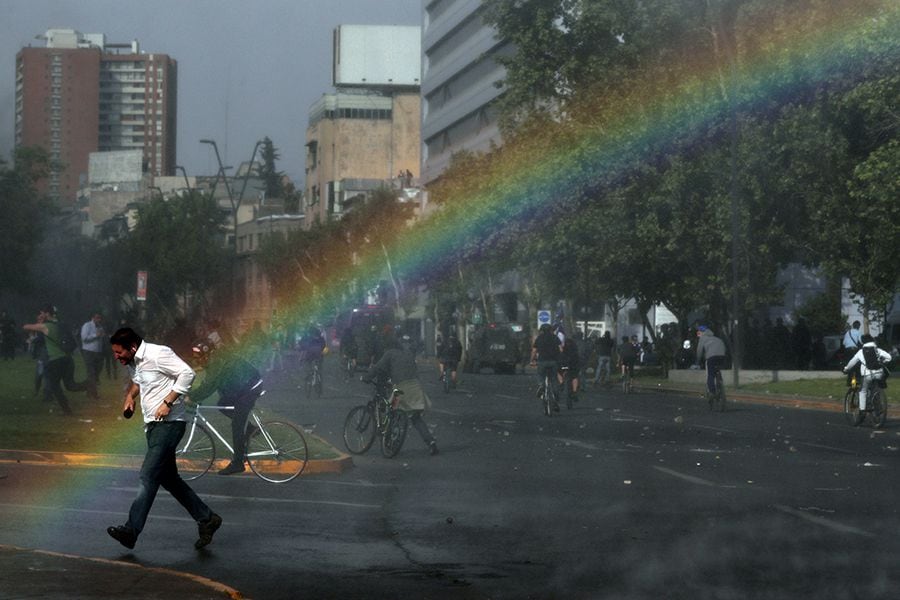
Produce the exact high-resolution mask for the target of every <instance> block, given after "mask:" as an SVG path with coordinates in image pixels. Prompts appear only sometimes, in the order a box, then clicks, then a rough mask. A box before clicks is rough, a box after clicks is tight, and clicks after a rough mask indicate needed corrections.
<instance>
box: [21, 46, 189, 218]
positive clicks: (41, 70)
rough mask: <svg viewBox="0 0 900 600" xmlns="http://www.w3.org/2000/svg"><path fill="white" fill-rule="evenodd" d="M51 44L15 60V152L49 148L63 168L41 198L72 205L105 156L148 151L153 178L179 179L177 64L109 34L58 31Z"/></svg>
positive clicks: (146, 158) (146, 161) (26, 50)
mask: <svg viewBox="0 0 900 600" xmlns="http://www.w3.org/2000/svg"><path fill="white" fill-rule="evenodd" d="M45 39H46V41H47V44H46V47H43V48H31V47H28V48H22V50H21V51H19V53H18V54H17V55H16V124H15V145H16V147H20V146H42V147H44V148H45V149H46V150H47V151H48V152H49V153H50V157H51V159H52V160H53V161H54V162H55V163H56V165H57V166H56V167H55V168H54V169H53V170H52V172H51V174H50V177H49V178H48V179H47V180H46V181H45V182H43V189H42V191H43V192H45V193H46V194H48V195H49V196H50V197H51V198H52V199H53V200H54V201H55V202H56V203H57V204H58V205H59V206H61V207H70V206H73V205H74V204H75V202H76V199H77V194H78V188H79V185H80V184H81V183H84V182H85V181H86V179H87V172H88V158H89V155H90V153H91V152H98V151H100V152H104V151H112V150H141V151H142V152H143V155H144V166H145V170H146V171H147V172H148V173H149V174H150V175H151V178H152V177H154V176H162V175H174V174H175V163H176V160H175V152H176V138H175V130H176V122H177V121H176V119H177V108H176V107H177V89H178V65H177V62H176V61H174V60H173V59H171V58H169V56H167V55H165V54H143V53H141V52H140V50H139V48H138V44H137V42H136V41H135V42H131V43H130V44H109V43H106V41H105V36H103V35H102V34H81V33H79V32H77V31H73V30H71V29H55V30H49V31H47V33H46V35H45ZM151 185H152V184H151Z"/></svg>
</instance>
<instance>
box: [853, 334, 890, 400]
mask: <svg viewBox="0 0 900 600" xmlns="http://www.w3.org/2000/svg"><path fill="white" fill-rule="evenodd" d="M860 341H861V342H862V348H860V349H859V350H858V351H857V352H856V354H854V355H853V358H851V359H850V361H849V362H848V363H847V366H845V367H844V373H850V372H851V371H853V369H855V368H856V366H857V365H859V373H860V376H861V377H862V384H861V385H860V386H859V410H860V411H863V410H866V396H867V395H868V391H869V389H871V388H872V386H874V385H875V384H876V383H877V384H878V385H880V386H881V387H882V388H885V387H887V383H886V382H885V380H886V379H887V375H888V371H887V368H886V367H885V365H886V364H887V363H889V362H891V358H892V357H891V355H890V353H889V352H885V351H884V350H882V349H881V348H879V347H878V346H877V345H876V344H875V340H874V339H873V338H872V336H871V335H869V334H868V333H866V334H864V335H863V336H862V338H861V339H860Z"/></svg>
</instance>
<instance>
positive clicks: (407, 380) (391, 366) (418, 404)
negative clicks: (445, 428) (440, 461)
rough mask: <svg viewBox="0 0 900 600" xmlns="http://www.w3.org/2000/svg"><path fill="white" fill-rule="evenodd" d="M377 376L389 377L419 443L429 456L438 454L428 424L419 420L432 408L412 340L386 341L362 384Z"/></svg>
mask: <svg viewBox="0 0 900 600" xmlns="http://www.w3.org/2000/svg"><path fill="white" fill-rule="evenodd" d="M378 377H381V378H384V377H388V378H390V380H391V383H392V384H393V386H394V387H395V388H397V389H399V390H400V392H401V393H400V405H399V408H400V410H403V411H406V412H407V413H409V420H410V422H411V423H412V424H413V427H415V428H416V431H418V432H419V435H421V436H422V441H424V442H425V445H426V446H428V450H429V452H431V455H432V456H434V455H435V454H437V453H438V447H437V442H436V441H435V439H434V436H433V435H431V431H430V430H429V429H428V425H427V424H426V423H425V421H424V420H422V413H423V412H425V409H427V408H430V407H431V399H430V398H429V397H428V394H426V393H425V390H424V389H423V388H422V384H421V383H420V382H419V376H418V368H417V367H416V356H415V354H414V353H413V341H412V338H410V337H409V336H407V335H404V336H403V337H402V338H401V339H400V341H399V343H397V342H389V343H388V348H387V349H386V350H385V352H384V354H382V355H381V358H379V359H378V362H376V363H375V364H374V365H372V366H371V367H370V368H369V371H368V373H366V374H365V375H364V376H363V381H366V382H370V381H372V380H373V379H375V378H378Z"/></svg>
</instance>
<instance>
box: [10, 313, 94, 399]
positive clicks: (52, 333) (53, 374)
mask: <svg viewBox="0 0 900 600" xmlns="http://www.w3.org/2000/svg"><path fill="white" fill-rule="evenodd" d="M22 327H23V329H25V331H30V332H34V333H38V334H41V335H42V336H43V338H44V345H45V349H46V352H47V354H46V356H47V362H46V363H45V364H44V368H43V373H44V397H45V399H47V400H50V399H53V398H55V399H56V401H57V402H58V403H59V407H60V408H61V409H62V412H63V414H66V415H71V414H72V408H71V407H70V406H69V399H68V398H67V397H66V394H65V393H64V392H63V390H62V388H63V385H65V387H66V389H67V390H69V391H70V392H83V391H85V390H86V389H87V387H88V386H87V384H86V383H85V382H83V381H81V382H76V381H75V361H74V360H72V355H71V352H72V349H74V341H73V340H72V337H73V336H72V335H71V332H69V331H68V330H67V328H66V327H65V326H61V325H60V324H59V321H58V319H57V315H56V307H55V306H53V305H52V304H47V305H45V306H43V307H42V308H41V309H40V310H39V311H38V316H37V321H36V322H35V323H29V324H27V325H23V326H22ZM70 346H71V348H70Z"/></svg>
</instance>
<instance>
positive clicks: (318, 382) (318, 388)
mask: <svg viewBox="0 0 900 600" xmlns="http://www.w3.org/2000/svg"><path fill="white" fill-rule="evenodd" d="M313 390H315V392H316V398H321V397H322V374H321V373H319V372H318V371H316V376H315V380H314V381H313Z"/></svg>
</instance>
